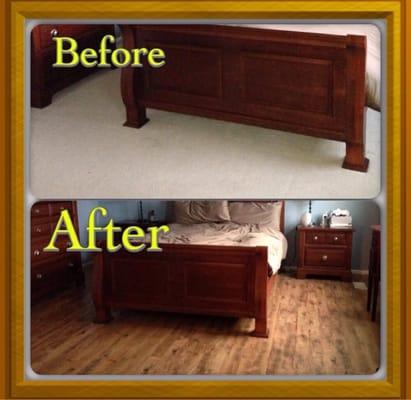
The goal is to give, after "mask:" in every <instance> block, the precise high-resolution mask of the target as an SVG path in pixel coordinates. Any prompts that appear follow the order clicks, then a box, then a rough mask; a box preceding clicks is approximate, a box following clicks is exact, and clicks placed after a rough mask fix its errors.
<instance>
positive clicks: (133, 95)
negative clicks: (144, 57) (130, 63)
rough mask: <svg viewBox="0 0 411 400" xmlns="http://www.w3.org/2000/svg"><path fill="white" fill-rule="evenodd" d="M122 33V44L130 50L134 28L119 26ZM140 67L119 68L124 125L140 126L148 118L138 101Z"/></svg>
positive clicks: (141, 84) (141, 86)
mask: <svg viewBox="0 0 411 400" xmlns="http://www.w3.org/2000/svg"><path fill="white" fill-rule="evenodd" d="M121 29H122V33H123V46H124V48H126V49H128V50H131V49H134V48H135V47H136V40H135V35H136V30H135V29H133V28H132V27H131V26H130V25H122V26H121ZM142 73H143V72H142V71H141V70H140V68H133V67H125V68H122V69H121V97H122V99H123V103H124V105H125V106H126V113H127V119H126V122H124V124H123V125H124V126H129V127H131V128H141V127H142V126H143V125H145V124H146V123H147V122H148V121H149V119H148V118H147V116H146V108H145V107H144V106H142V105H141V104H140V103H139V101H138V92H139V91H141V90H142V89H143V81H142V78H143V75H142Z"/></svg>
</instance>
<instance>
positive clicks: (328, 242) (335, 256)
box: [297, 226, 354, 281]
mask: <svg viewBox="0 0 411 400" xmlns="http://www.w3.org/2000/svg"><path fill="white" fill-rule="evenodd" d="M353 233H354V230H353V229H352V228H321V227H318V226H313V227H303V226H298V227H297V234H298V248H297V251H298V265H297V278H299V279H303V278H305V277H306V276H307V275H324V276H326V275H329V276H339V277H340V278H341V279H342V280H344V281H351V253H352V236H353Z"/></svg>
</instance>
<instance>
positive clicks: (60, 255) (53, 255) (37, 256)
mask: <svg viewBox="0 0 411 400" xmlns="http://www.w3.org/2000/svg"><path fill="white" fill-rule="evenodd" d="M49 241H50V237H49V236H45V237H41V238H38V239H34V240H32V241H31V264H32V265H37V264H41V263H45V262H47V263H48V262H54V261H57V260H60V259H68V257H69V253H67V251H66V248H67V247H69V246H70V242H69V241H68V239H66V238H60V239H57V241H56V247H57V248H58V249H60V250H59V251H58V252H57V251H56V252H53V251H43V249H44V247H46V246H47V244H48V243H49Z"/></svg>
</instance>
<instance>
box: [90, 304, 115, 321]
mask: <svg viewBox="0 0 411 400" xmlns="http://www.w3.org/2000/svg"><path fill="white" fill-rule="evenodd" d="M110 320H111V312H110V308H108V307H96V318H95V319H94V322H95V323H96V324H105V323H107V322H109V321H110Z"/></svg>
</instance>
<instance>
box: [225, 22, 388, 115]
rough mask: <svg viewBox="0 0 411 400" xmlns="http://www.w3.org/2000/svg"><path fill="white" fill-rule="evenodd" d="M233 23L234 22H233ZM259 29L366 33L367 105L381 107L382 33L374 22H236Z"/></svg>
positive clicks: (333, 33)
mask: <svg viewBox="0 0 411 400" xmlns="http://www.w3.org/2000/svg"><path fill="white" fill-rule="evenodd" d="M231 25H233V24H231ZM233 26H245V27H250V28H259V29H280V30H284V31H297V32H313V33H326V34H332V35H348V34H351V35H364V36H366V37H367V61H366V63H367V66H366V90H367V105H368V106H370V107H372V108H375V109H377V110H379V109H380V91H381V89H380V86H381V34H380V31H379V29H378V28H377V27H376V26H375V25H372V24H257V25H255V24H253V25H250V24H241V25H240V24H235V25H233Z"/></svg>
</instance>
